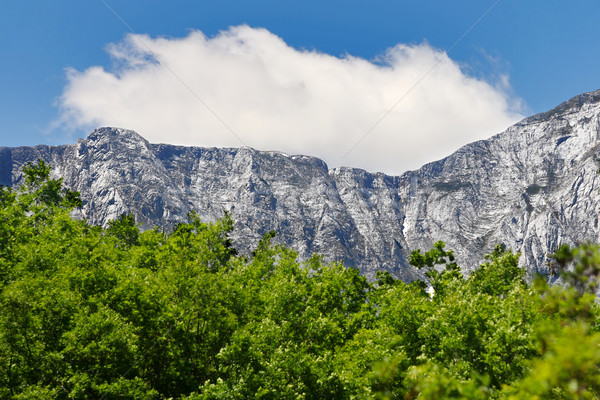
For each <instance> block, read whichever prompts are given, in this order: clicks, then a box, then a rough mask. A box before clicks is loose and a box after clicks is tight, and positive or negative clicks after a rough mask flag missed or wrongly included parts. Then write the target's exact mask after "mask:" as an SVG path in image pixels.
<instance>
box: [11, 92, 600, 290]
mask: <svg viewBox="0 0 600 400" xmlns="http://www.w3.org/2000/svg"><path fill="white" fill-rule="evenodd" d="M599 118H600V91H597V92H593V93H587V94H583V95H580V96H577V97H575V98H573V99H571V100H569V101H567V102H565V103H563V104H561V105H560V106H558V107H556V108H555V109H553V110H551V111H549V112H546V113H542V114H538V115H535V116H532V117H530V118H527V119H525V120H523V121H521V122H519V123H518V124H516V125H514V126H512V127H510V128H509V129H507V130H506V131H505V132H503V133H501V134H499V135H496V136H494V137H492V138H491V139H489V140H484V141H479V142H475V143H472V144H469V145H467V146H464V147H463V148H461V149H460V150H458V151H457V152H455V153H454V154H452V155H450V156H449V157H447V158H445V159H443V160H440V161H436V162H434V163H431V164H427V165H425V166H424V167H422V168H421V169H419V170H417V171H409V172H406V173H404V174H403V175H401V176H398V177H392V176H387V175H385V174H381V173H369V172H366V171H364V170H360V169H353V168H335V169H332V170H329V169H328V168H327V165H326V164H325V163H324V162H323V161H321V160H319V159H317V158H314V157H308V156H288V155H286V154H283V153H278V152H260V151H257V150H253V149H250V148H239V149H220V148H199V147H183V146H172V145H167V144H150V143H148V142H147V141H146V140H145V139H143V138H142V137H141V136H140V135H138V134H137V133H135V132H133V131H129V130H124V129H117V128H101V129H97V130H95V131H94V132H92V133H91V134H90V135H89V136H88V138H86V139H85V140H81V139H80V140H79V141H78V143H77V144H75V145H64V146H51V147H50V146H36V147H19V148H0V184H5V185H15V184H18V182H19V180H20V171H21V168H22V165H23V164H25V163H26V162H28V161H35V160H37V159H39V158H41V159H44V160H45V161H47V162H49V163H51V164H52V165H53V167H54V170H53V174H54V175H55V176H62V177H64V179H65V184H66V185H67V186H69V187H71V188H72V189H74V190H78V191H80V192H81V195H82V199H83V200H84V206H83V208H82V210H81V212H80V214H81V216H82V217H84V218H87V219H88V220H89V221H90V222H91V223H94V224H106V223H107V221H109V220H110V219H113V218H115V217H117V216H118V215H120V214H121V213H122V212H130V213H133V214H134V215H135V216H136V218H137V220H138V221H139V222H141V223H142V224H143V226H144V227H151V226H154V225H159V226H161V227H164V228H169V227H171V226H173V224H175V223H177V222H179V221H182V220H183V219H185V215H186V213H187V212H188V211H190V210H197V211H198V212H199V214H200V215H201V216H202V217H203V218H204V219H207V220H214V219H216V218H218V217H220V216H221V215H222V212H223V210H230V211H231V212H232V215H233V218H234V220H235V221H236V228H235V232H234V237H233V241H234V244H235V246H236V247H237V248H238V249H240V250H241V251H246V252H247V251H250V250H251V249H252V248H253V247H254V246H255V245H256V243H257V242H258V240H259V238H260V237H261V236H262V234H264V233H265V232H267V231H269V230H275V231H277V232H278V234H279V240H280V241H281V242H282V243H284V244H286V245H288V246H290V247H293V248H294V249H296V250H297V251H298V252H299V254H300V257H301V258H305V257H308V256H309V255H310V254H312V253H314V252H319V253H322V254H324V255H325V258H326V259H327V260H343V261H344V262H345V264H346V265H349V266H354V267H358V268H361V270H362V271H363V272H364V273H365V274H366V275H367V276H369V277H371V278H372V277H373V276H374V274H375V271H376V270H379V269H386V270H389V271H391V272H392V273H393V274H395V275H397V276H401V277H403V278H405V279H413V278H414V277H416V276H418V273H417V272H416V271H415V270H414V269H413V268H412V267H410V266H409V265H408V262H407V258H408V255H409V254H410V250H412V249H416V248H421V249H428V248H429V247H431V245H432V244H433V242H435V241H436V240H444V241H446V242H447V243H448V247H449V248H451V249H454V250H455V254H456V256H457V259H458V262H459V264H460V265H463V266H464V267H465V268H466V269H467V270H469V269H472V268H474V267H476V266H477V265H478V264H479V263H480V262H481V261H482V258H483V255H484V254H485V253H487V252H489V251H491V250H492V249H493V247H494V245H495V244H497V243H504V244H506V245H507V246H508V247H510V248H512V249H513V250H515V251H521V252H522V254H523V255H522V258H521V262H522V263H523V264H525V265H527V266H528V267H529V268H530V269H531V270H532V271H536V270H537V271H542V272H543V271H546V270H547V267H546V255H547V253H549V252H551V251H552V250H553V249H554V248H555V247H556V246H557V245H558V244H560V243H564V242H568V243H575V242H579V241H589V240H591V241H596V240H598V233H599V229H598V214H599V211H600V209H599V201H598V200H599V194H598V190H599V183H598V175H597V173H596V170H597V164H596V160H597V159H598V158H600V150H599V148H598V146H599V145H600V137H599V135H600V119H599Z"/></svg>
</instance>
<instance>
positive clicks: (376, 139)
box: [59, 26, 521, 174]
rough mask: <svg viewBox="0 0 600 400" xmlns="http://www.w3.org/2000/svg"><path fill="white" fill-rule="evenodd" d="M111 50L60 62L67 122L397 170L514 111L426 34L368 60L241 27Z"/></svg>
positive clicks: (478, 134) (132, 40)
mask: <svg viewBox="0 0 600 400" xmlns="http://www.w3.org/2000/svg"><path fill="white" fill-rule="evenodd" d="M108 52H109V53H110V55H111V57H112V59H113V65H112V67H111V69H110V70H107V69H105V68H103V67H100V66H94V67H91V68H88V69H86V70H85V71H76V70H69V71H68V84H67V86H66V87H65V89H64V92H63V94H62V96H61V98H60V99H59V105H60V110H61V117H60V123H61V124H62V126H63V128H69V129H75V130H79V131H80V130H81V129H86V130H87V129H91V128H94V127H97V126H118V127H124V128H128V129H133V130H136V131H137V132H138V133H140V134H141V135H142V136H144V137H145V138H146V139H148V140H149V141H150V142H153V143H158V142H164V143H171V144H183V145H195V146H219V147H240V146H244V145H247V146H250V147H254V148H257V149H259V150H279V151H283V152H286V153H290V154H308V155H313V156H317V157H320V158H323V159H324V160H325V161H326V162H327V163H328V164H329V166H330V167H334V166H342V165H347V166H353V167H360V168H365V169H367V170H370V171H383V172H386V173H393V174H397V173H400V172H403V171H405V170H407V169H414V168H418V167H419V166H421V165H422V164H424V163H426V162H429V161H433V160H435V159H439V158H441V157H444V156H446V155H448V154H450V153H451V152H452V151H454V150H456V149H457V148H459V147H460V146H462V145H464V144H466V143H469V142H472V141H474V140H478V139H483V138H487V137H489V136H491V135H493V134H495V133H498V132H500V131H502V130H504V129H505V128H507V127H508V126H509V125H510V124H511V123H514V122H516V121H517V120H518V119H519V118H521V116H520V115H519V111H520V109H519V101H518V99H516V98H514V97H512V96H511V95H510V87H509V85H508V83H507V80H506V79H505V78H504V79H499V80H498V82H495V83H494V82H486V81H484V80H481V79H477V78H474V77H472V76H469V75H467V74H465V73H464V71H463V70H462V69H461V66H460V65H459V64H458V63H456V62H455V61H453V60H452V59H450V58H449V57H448V56H447V55H446V54H445V53H444V52H442V51H440V50H437V49H435V48H432V47H431V46H429V45H428V44H420V45H404V44H398V45H397V46H395V47H393V48H390V49H388V50H387V51H386V52H385V54H382V55H381V56H380V57H378V59H376V60H372V61H369V60H365V59H362V58H358V57H353V56H351V55H346V56H344V57H335V56H331V55H328V54H323V53H320V52H317V51H306V50H298V49H295V48H292V47H290V46H288V45H287V44H286V43H285V42H284V41H283V40H282V39H281V38H279V37H277V36H276V35H274V34H272V33H270V32H269V31H267V30H265V29H257V28H251V27H248V26H237V27H232V28H230V29H228V30H226V31H223V32H221V33H220V34H219V35H217V36H215V37H212V38H209V37H206V36H205V35H204V34H203V33H202V32H200V31H194V32H192V33H190V34H189V35H188V36H187V37H185V38H150V37H148V36H145V35H129V36H127V37H126V38H125V39H124V40H123V41H122V42H120V43H117V44H112V45H110V46H108ZM365 135H366V136H365Z"/></svg>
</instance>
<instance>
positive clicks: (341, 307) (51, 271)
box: [0, 162, 600, 400]
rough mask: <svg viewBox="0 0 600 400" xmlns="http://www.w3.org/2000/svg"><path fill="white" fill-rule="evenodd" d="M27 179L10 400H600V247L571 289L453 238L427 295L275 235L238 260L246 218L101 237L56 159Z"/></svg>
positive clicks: (5, 265) (1, 279)
mask: <svg viewBox="0 0 600 400" xmlns="http://www.w3.org/2000/svg"><path fill="white" fill-rule="evenodd" d="M23 172H24V179H23V183H22V185H21V186H20V187H19V188H17V189H11V188H9V187H2V188H1V190H0V398H3V399H4V398H7V399H166V398H173V399H189V400H192V399H194V400H196V399H252V398H263V399H292V398H293V399H322V398H334V399H388V398H389V399H445V398H457V399H458V398H460V399H486V398H498V399H529V398H556V399H585V398H588V399H596V398H598V397H599V395H598V393H600V374H599V371H598V365H600V364H599V363H600V346H599V345H600V333H599V332H598V330H599V329H598V319H599V315H600V313H599V311H598V305H597V302H596V296H595V291H596V289H597V283H598V275H599V274H600V249H599V247H598V245H592V244H585V245H581V246H578V247H575V248H572V247H569V246H563V247H561V248H559V249H558V250H557V252H556V254H555V255H554V256H553V257H554V261H553V265H554V267H555V268H556V269H557V272H560V271H563V272H564V278H563V279H564V281H565V284H564V285H561V286H558V285H556V286H550V285H548V284H547V282H546V280H545V279H543V278H538V279H535V280H534V281H533V282H532V283H528V282H526V281H525V280H524V274H525V272H524V270H523V269H522V268H520V267H519V265H518V257H519V255H518V254H515V253H513V252H511V251H510V250H508V249H506V248H504V247H503V246H497V247H496V249H495V250H494V251H493V252H492V253H491V254H489V255H488V256H486V259H485V260H483V261H484V262H483V263H482V264H481V267H480V268H479V269H477V270H476V271H475V272H474V273H472V274H471V275H469V276H463V274H461V273H460V267H459V266H458V265H456V263H455V262H454V256H453V253H452V251H451V250H447V249H446V248H445V246H444V244H443V243H442V242H438V243H436V244H435V246H434V247H433V248H432V249H431V250H429V251H427V252H425V253H422V252H420V251H415V252H413V254H412V256H411V263H412V264H413V265H415V266H416V267H418V268H421V269H423V270H424V271H425V274H426V276H427V278H428V282H427V283H425V282H422V281H415V282H412V283H405V282H402V281H399V280H396V279H394V278H393V277H392V276H391V275H390V274H389V273H379V274H378V278H377V280H376V281H375V282H369V281H367V280H366V279H365V278H364V277H363V276H361V275H360V274H359V272H358V271H357V270H355V269H351V268H345V267H344V266H343V265H341V264H340V263H332V264H326V263H324V262H323V261H322V259H321V258H320V257H319V256H318V255H315V256H313V257H311V258H310V259H309V260H307V261H306V262H304V263H299V262H298V256H297V253H296V252H294V251H293V250H291V249H288V248H285V247H283V246H280V245H274V244H273V243H272V239H273V236H274V234H273V233H269V234H267V235H265V236H264V237H263V239H262V240H261V241H260V243H259V244H258V246H257V247H256V249H255V250H254V251H253V252H252V254H251V255H249V256H243V255H238V254H237V253H236V251H235V250H234V249H233V248H232V246H231V241H230V240H229V238H228V237H229V234H230V233H231V231H232V229H233V221H232V220H231V217H230V216H229V215H228V214H225V215H224V216H223V218H222V219H220V220H219V221H217V222H214V223H207V222H204V221H201V220H200V218H199V217H198V215H197V214H195V213H191V214H189V216H188V221H187V222H186V223H182V224H179V225H178V226H177V227H176V228H175V229H174V230H173V231H172V232H170V233H166V232H163V231H160V230H158V229H153V230H146V231H143V232H142V231H140V229H139V227H138V226H137V225H136V223H135V221H134V219H133V217H132V216H128V215H122V216H121V217H120V218H118V219H116V220H114V221H112V222H111V223H110V224H109V226H108V227H107V228H106V229H104V228H101V227H97V226H90V225H88V224H87V223H86V222H85V221H79V220H74V219H72V218H71V216H70V214H69V212H70V211H71V210H72V208H73V207H79V206H81V200H80V199H79V196H78V194H77V193H76V192H72V191H70V190H66V189H64V188H63V187H62V181H61V180H60V179H50V167H49V166H48V165H47V164H45V163H43V162H38V163H37V164H29V165H28V166H26V167H25V168H24V170H23ZM428 284H429V285H431V287H432V288H433V289H434V293H433V294H430V293H428V291H426V288H427V286H428Z"/></svg>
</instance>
